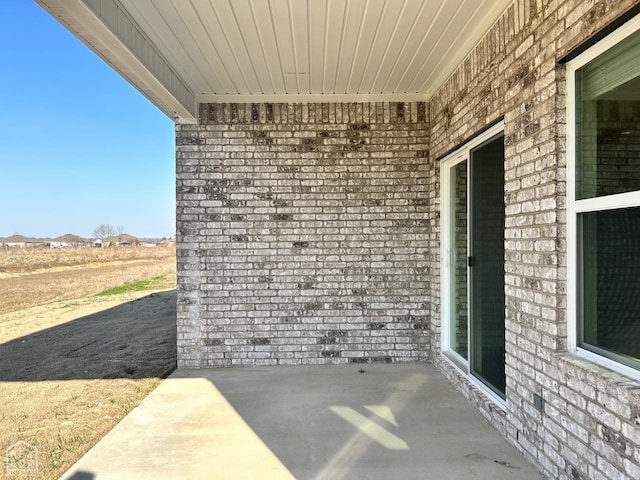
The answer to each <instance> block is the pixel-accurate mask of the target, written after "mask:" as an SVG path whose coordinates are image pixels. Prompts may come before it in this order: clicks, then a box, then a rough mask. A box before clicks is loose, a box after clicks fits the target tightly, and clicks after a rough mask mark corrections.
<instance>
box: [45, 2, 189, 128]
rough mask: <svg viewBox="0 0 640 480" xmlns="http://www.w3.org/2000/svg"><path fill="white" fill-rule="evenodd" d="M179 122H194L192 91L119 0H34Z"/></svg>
mask: <svg viewBox="0 0 640 480" xmlns="http://www.w3.org/2000/svg"><path fill="white" fill-rule="evenodd" d="M35 1H36V2H37V3H38V4H39V5H40V6H41V7H42V8H44V9H45V10H46V11H47V12H49V13H50V14H51V16H53V17H54V18H55V19H56V20H58V21H59V22H60V23H61V24H63V25H64V26H65V27H66V28H67V29H68V30H69V31H70V32H72V33H73V34H74V35H75V36H76V37H78V38H79V39H80V40H81V41H82V42H83V43H84V44H85V45H87V46H88V47H89V48H90V49H91V50H93V51H94V52H95V53H96V54H97V55H98V56H99V57H101V58H102V59H103V60H104V61H105V62H106V63H107V64H109V65H110V66H111V67H112V68H113V69H114V70H116V71H117V72H118V73H119V74H120V75H122V76H123V77H124V78H125V79H126V80H127V81H128V82H129V83H131V85H133V86H134V87H135V88H136V89H137V90H138V91H140V93H142V94H143V95H144V96H145V97H147V98H148V99H149V101H151V103H153V104H154V105H155V106H157V107H158V108H159V109H160V110H161V111H162V112H164V113H165V114H166V115H167V116H168V117H169V118H171V119H173V120H175V121H177V122H179V123H196V121H197V120H196V118H197V103H196V101H195V96H194V94H193V92H192V91H191V90H190V89H189V87H188V86H187V85H186V83H185V82H184V81H183V80H182V79H181V78H180V77H179V76H178V75H177V74H176V73H175V71H174V70H173V69H172V68H171V66H170V65H169V63H168V62H167V61H166V60H165V59H164V58H163V57H162V56H161V55H160V54H159V52H158V50H157V49H156V48H155V46H154V45H153V44H152V43H151V42H150V41H149V39H148V38H147V37H146V35H144V33H143V32H142V30H141V29H140V27H139V26H138V25H137V24H136V23H135V22H133V20H132V19H131V17H130V16H129V15H128V14H126V11H125V10H124V8H123V7H122V6H121V5H120V3H119V2H118V1H117V0H35Z"/></svg>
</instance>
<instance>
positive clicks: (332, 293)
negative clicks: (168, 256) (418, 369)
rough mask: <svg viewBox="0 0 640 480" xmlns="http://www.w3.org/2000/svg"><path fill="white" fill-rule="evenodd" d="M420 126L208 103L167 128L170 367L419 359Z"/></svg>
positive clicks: (398, 111)
mask: <svg viewBox="0 0 640 480" xmlns="http://www.w3.org/2000/svg"><path fill="white" fill-rule="evenodd" d="M427 120H428V109H427V107H426V105H425V104H424V103H371V104H369V103H363V104H207V105H201V106H200V119H199V125H197V126H196V125H178V126H177V131H176V140H177V240H178V272H179V277H178V283H179V297H178V365H179V366H181V367H205V366H228V365H273V364H310V363H346V362H372V361H373V362H375V361H382V362H396V361H409V360H418V359H425V358H427V357H428V356H429V342H428V334H429V332H428V330H427V328H428V325H429V308H428V307H427V306H426V304H425V299H424V297H423V292H424V291H425V288H426V285H427V283H428V282H429V279H430V277H431V275H432V272H430V264H429V259H428V249H427V240H428V238H429V237H430V235H431V234H430V228H431V227H432V226H433V223H430V222H429V220H428V219H429V218H430V214H429V213H428V211H427V210H428V208H429V207H428V205H429V203H430V201H429V200H428V198H429V195H430V194H432V193H431V192H429V188H430V185H429V182H430V179H429V178H428V177H429V176H428V170H429V166H428V159H427V158H426V157H428V150H427V144H428V130H427Z"/></svg>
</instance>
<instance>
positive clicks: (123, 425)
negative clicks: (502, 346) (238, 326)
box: [62, 363, 541, 480]
mask: <svg viewBox="0 0 640 480" xmlns="http://www.w3.org/2000/svg"><path fill="white" fill-rule="evenodd" d="M189 478H194V479H195V478H197V479H201V478H208V479H286V478H298V479H318V480H320V479H331V480H337V479H367V480H371V479H385V480H386V479H389V478H398V479H438V480H444V479H462V478H464V479H467V478H473V479H491V480H501V479H518V480H527V479H540V478H541V477H540V475H539V474H538V473H537V471H536V470H535V468H534V467H533V466H532V465H531V464H529V463H528V462H527V461H526V460H525V459H524V458H523V457H522V456H520V455H519V454H518V453H517V452H516V450H515V449H514V448H513V447H511V446H510V445H508V444H507V443H506V442H505V441H504V440H503V438H502V437H501V436H500V435H499V434H498V433H497V432H496V431H495V430H494V429H493V428H492V427H491V426H489V424H488V423H486V422H485V420H484V419H483V418H482V417H481V416H480V414H479V413H478V412H476V411H475V410H474V409H473V408H472V407H471V406H470V405H469V404H468V403H467V401H466V400H465V399H464V398H463V397H462V396H461V395H460V394H459V393H457V392H456V391H455V390H454V389H453V387H452V386H451V385H450V384H449V383H448V382H447V381H446V380H445V379H444V378H443V377H442V375H441V374H440V373H439V372H438V370H437V369H436V368H435V367H433V366H432V365H430V364H416V363H411V364H394V365H383V364H372V365H368V364H365V365H339V366H304V367H255V368H234V369H207V370H177V371H176V372H174V373H173V374H172V375H171V376H170V377H169V378H168V379H167V380H165V381H164V382H163V383H162V384H161V385H160V386H159V387H158V388H157V389H156V390H155V391H153V392H152V393H151V394H150V395H149V396H148V397H147V398H146V399H145V400H144V401H143V402H142V404H141V405H140V406H139V407H137V408H136V409H135V410H134V411H133V412H131V413H130V414H129V415H128V416H127V417H126V418H124V419H123V420H122V422H120V423H119V424H118V425H117V426H116V427H115V428H114V429H113V430H112V431H111V432H110V433H109V434H108V435H107V436H105V437H104V438H103V439H102V441H101V442H100V443H98V444H97V445H96V446H95V447H94V448H93V449H92V450H90V451H89V452H88V453H87V454H86V455H85V456H84V457H83V458H82V459H80V461H79V462H78V463H77V464H76V465H74V467H73V468H72V469H71V470H69V471H68V472H67V473H66V474H65V475H64V476H63V477H62V479H65V480H68V479H72V480H104V479H118V480H124V479H153V480H158V479H189Z"/></svg>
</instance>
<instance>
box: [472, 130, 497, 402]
mask: <svg viewBox="0 0 640 480" xmlns="http://www.w3.org/2000/svg"><path fill="white" fill-rule="evenodd" d="M470 192H471V193H470V197H471V205H470V207H471V208H470V212H471V213H470V215H471V219H470V222H469V223H470V225H469V226H470V230H469V231H470V235H471V242H470V245H471V247H470V250H471V252H470V257H471V258H470V259H469V265H470V269H469V271H470V276H471V279H470V280H471V281H470V284H471V295H470V296H471V299H470V300H471V301H470V305H471V307H470V308H471V315H470V317H471V322H470V325H471V326H470V328H471V345H470V356H471V361H470V369H471V372H472V374H473V375H475V376H476V377H477V378H479V379H480V380H481V381H482V382H483V383H485V384H486V385H487V386H489V387H490V388H491V389H492V390H494V391H495V392H496V393H498V394H499V395H500V396H502V397H504V392H505V368H504V360H505V354H504V348H505V346H504V310H505V300H504V226H505V215H504V210H505V208H504V143H503V137H502V136H500V137H499V138H497V139H495V140H492V141H490V142H488V143H486V144H484V145H482V146H480V147H478V148H477V149H475V150H472V151H471V185H470Z"/></svg>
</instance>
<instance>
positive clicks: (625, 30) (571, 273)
mask: <svg viewBox="0 0 640 480" xmlns="http://www.w3.org/2000/svg"><path fill="white" fill-rule="evenodd" d="M638 31H640V15H638V16H636V17H634V18H633V19H631V20H630V21H629V22H627V23H625V24H624V25H623V26H621V27H620V28H618V29H617V30H616V31H614V32H613V33H611V34H610V35H608V36H607V37H605V38H604V39H603V40H601V41H600V42H598V43H597V44H595V45H594V46H592V47H591V48H589V49H587V50H586V51H585V52H583V53H581V54H580V55H578V56H577V57H576V58H574V59H572V60H571V61H569V62H568V63H567V70H566V74H567V75H566V81H567V83H566V85H567V91H566V95H567V96H566V119H567V123H566V138H567V145H566V148H567V163H566V181H567V184H566V191H567V348H568V351H569V352H570V353H575V354H577V355H579V356H580V357H583V358H584V359H586V360H588V361H591V362H593V363H596V364H599V365H602V366H604V367H606V368H609V369H611V370H614V371H616V372H618V373H621V374H624V375H626V376H629V377H632V378H634V379H635V380H640V368H639V369H636V368H634V367H631V366H628V365H625V364H624V363H620V362H619V361H618V360H616V355H615V354H611V355H608V354H607V353H606V352H603V353H597V352H596V351H594V350H599V349H598V348H597V347H596V346H594V350H591V349H587V348H584V347H582V346H580V343H579V340H580V338H579V337H580V331H581V329H582V325H581V319H580V318H579V312H580V310H581V303H580V302H581V296H580V292H579V289H580V287H581V281H580V268H581V265H580V262H579V258H578V257H579V255H580V250H581V246H580V244H579V242H580V236H579V235H578V215H579V214H581V213H588V212H596V211H605V210H618V209H623V208H629V207H640V190H636V191H633V192H626V193H618V194H613V195H607V196H603V197H594V198H586V199H582V200H576V128H575V127H576V84H575V82H576V71H577V70H578V69H580V68H581V67H583V66H584V65H586V64H588V63H589V62H591V61H592V60H594V59H596V58H597V57H599V56H600V55H602V54H604V53H605V52H607V51H608V50H609V49H611V48H612V47H614V46H615V45H617V44H618V43H620V42H621V41H623V40H625V39H626V38H627V37H629V36H631V35H632V34H634V33H636V32H638Z"/></svg>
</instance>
